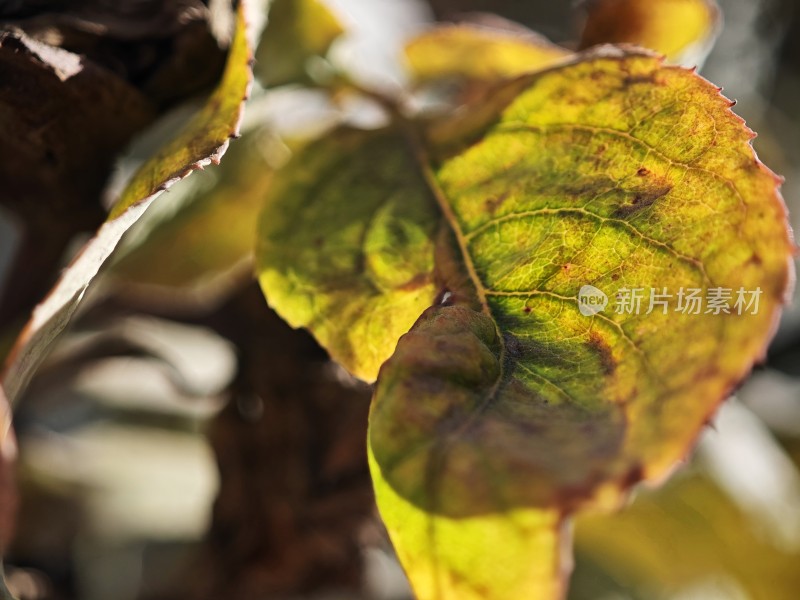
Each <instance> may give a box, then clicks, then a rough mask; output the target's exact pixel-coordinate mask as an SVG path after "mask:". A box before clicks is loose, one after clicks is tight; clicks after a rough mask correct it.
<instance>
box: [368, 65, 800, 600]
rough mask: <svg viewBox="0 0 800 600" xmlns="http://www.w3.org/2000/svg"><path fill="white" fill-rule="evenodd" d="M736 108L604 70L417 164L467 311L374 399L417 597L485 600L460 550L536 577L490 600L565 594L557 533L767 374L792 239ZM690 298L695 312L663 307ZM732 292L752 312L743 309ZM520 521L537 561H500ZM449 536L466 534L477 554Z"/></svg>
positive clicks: (458, 312) (378, 449)
mask: <svg viewBox="0 0 800 600" xmlns="http://www.w3.org/2000/svg"><path fill="white" fill-rule="evenodd" d="M730 105H731V103H730V102H729V101H728V100H726V99H725V98H724V97H722V96H721V95H720V94H719V90H718V88H716V87H714V86H712V85H710V84H709V83H708V82H706V81H705V80H703V79H702V78H700V77H698V76H696V75H695V74H694V73H693V72H691V71H688V70H684V69H682V68H679V67H665V66H663V65H662V63H661V60H660V59H659V58H657V57H654V56H652V55H649V54H638V53H621V52H613V53H611V52H609V51H605V52H603V53H593V54H589V55H586V56H584V57H582V59H581V60H578V61H576V62H575V63H574V64H571V65H568V66H564V67H560V68H555V69H552V70H549V71H546V72H543V73H541V74H539V75H535V76H532V77H531V78H530V80H529V82H528V86H527V88H525V89H524V90H523V91H522V92H521V93H520V94H519V95H518V96H517V97H516V98H514V99H513V100H512V101H511V102H510V104H508V105H507V106H506V107H505V109H504V110H503V111H502V113H501V114H500V115H499V117H498V118H497V120H496V121H495V122H494V123H493V124H492V125H491V126H490V127H489V128H488V129H487V130H486V131H485V132H484V134H483V135H482V136H481V137H480V138H479V139H477V140H474V141H472V142H470V143H469V144H468V145H467V146H466V147H464V148H463V149H461V150H460V151H458V152H456V153H455V154H453V155H452V156H450V157H448V158H446V159H444V160H442V161H441V162H440V163H437V164H434V165H431V166H430V168H429V167H428V165H427V164H426V160H425V158H424V152H423V151H422V149H420V150H419V156H420V159H421V160H420V163H421V164H422V169H423V171H424V172H426V180H427V182H428V184H429V185H430V187H431V190H432V192H433V194H434V196H435V197H436V199H437V202H438V204H439V206H440V209H441V211H442V214H443V215H444V217H445V220H446V222H447V223H448V225H449V226H450V228H451V229H452V231H453V233H454V235H455V238H456V240H457V245H458V250H459V252H460V257H461V260H462V262H463V265H464V267H465V269H466V271H467V272H468V274H469V276H470V280H471V283H472V285H473V286H474V289H475V291H476V295H477V298H478V301H477V302H474V303H473V302H468V301H464V300H462V294H461V292H460V291H458V293H457V294H456V295H455V296H453V297H450V298H449V299H446V300H445V301H444V302H443V303H441V304H439V305H437V306H434V307H431V308H430V309H428V310H427V311H426V312H425V313H424V314H423V316H422V317H421V318H420V319H419V321H418V322H417V323H416V324H415V326H414V327H413V328H412V330H411V331H410V332H409V333H408V334H406V335H405V336H403V337H402V338H401V339H400V341H399V343H398V345H397V349H396V351H395V354H394V355H393V357H392V358H390V359H389V360H388V361H387V362H386V363H385V364H384V365H383V367H382V368H381V371H380V374H379V377H378V383H377V387H376V391H375V397H374V400H373V407H372V413H371V417H370V432H369V446H370V449H371V452H372V455H373V460H372V473H373V479H374V480H375V481H376V490H377V500H378V505H379V508H380V510H381V512H382V514H384V515H389V519H388V521H387V523H388V525H389V531H390V534H391V536H392V539H393V541H394V543H395V546H396V547H397V550H398V553H399V555H400V556H401V558H404V559H405V560H406V565H405V566H406V568H407V572H408V574H409V576H410V578H411V581H412V585H414V586H415V589H417V592H418V594H419V597H420V598H421V600H427V599H449V598H461V597H464V595H465V594H468V593H472V594H478V593H479V592H478V590H479V589H480V590H483V582H484V579H483V577H484V576H483V574H482V572H481V571H476V570H473V569H472V568H471V567H468V568H464V565H465V564H467V562H465V559H463V557H462V553H466V552H469V553H470V556H471V560H472V561H473V562H470V563H469V564H476V563H477V562H478V561H481V560H483V561H487V562H490V563H492V564H494V565H496V566H498V568H501V567H502V568H504V569H510V570H511V571H513V572H516V573H522V572H529V573H530V572H537V573H539V574H540V576H541V577H549V578H550V579H536V580H535V581H531V580H523V579H521V578H510V579H509V580H508V583H507V584H502V583H497V584H496V585H492V586H490V587H489V588H488V589H487V590H484V591H485V592H486V593H485V594H483V595H482V596H481V597H483V598H487V599H505V598H542V599H548V598H558V597H560V594H561V592H560V591H559V590H560V587H559V585H558V583H557V580H559V579H560V578H561V577H563V576H564V574H563V573H562V574H561V575H556V574H554V573H553V572H552V570H551V569H548V568H544V567H543V566H542V563H541V562H540V561H544V563H543V564H544V565H545V566H546V565H552V564H554V560H553V557H554V556H556V555H557V554H558V552H559V549H560V548H561V547H562V546H563V544H564V543H565V539H564V537H563V536H557V535H554V534H553V532H554V531H555V530H554V529H553V523H554V522H557V521H554V519H553V518H552V515H554V514H556V515H559V518H563V517H565V516H567V515H569V514H570V513H572V512H574V511H576V510H578V509H581V508H583V507H585V506H600V507H609V506H613V505H615V504H617V503H618V502H620V501H621V499H622V498H623V497H624V495H625V492H626V490H627V489H628V488H630V486H631V485H633V484H634V483H636V482H637V481H639V480H641V479H649V480H654V479H659V478H661V477H663V476H665V475H666V474H667V472H668V471H669V470H670V469H672V468H673V467H674V465H675V464H676V462H677V461H679V460H680V459H682V458H683V457H684V456H685V454H686V452H687V451H688V449H689V447H690V446H691V445H692V443H693V441H694V440H695V438H696V436H697V434H698V432H699V430H700V429H701V428H702V426H703V424H704V423H705V421H706V419H707V418H708V417H709V415H710V414H712V413H713V412H714V410H715V409H716V408H717V406H718V405H719V403H720V402H722V401H723V400H724V399H725V397H726V396H727V395H728V394H729V393H730V391H731V389H733V387H735V386H736V385H737V384H738V383H739V382H740V381H741V380H742V379H743V378H744V377H745V376H746V375H747V374H748V373H749V371H750V369H751V367H752V365H753V363H754V362H755V361H757V360H759V359H760V358H761V357H762V356H763V353H764V349H765V346H766V344H767V342H768V341H769V339H770V337H771V335H772V331H773V329H774V325H775V323H776V319H777V317H778V315H779V313H780V307H781V305H782V303H783V301H784V298H785V296H786V293H787V288H788V287H789V284H790V280H791V273H792V266H791V260H790V259H791V254H792V251H793V243H792V241H791V239H790V235H789V231H788V225H787V222H786V213H785V207H784V205H783V202H782V200H781V198H780V196H779V194H778V192H777V185H778V179H777V178H776V176H775V175H774V174H772V173H771V172H770V171H769V170H768V169H766V168H765V167H764V166H763V165H762V164H761V163H760V162H759V161H758V160H757V158H756V156H755V154H754V152H753V149H752V147H751V145H750V141H751V139H752V137H753V134H752V132H751V131H750V130H748V129H747V128H746V127H745V126H744V124H743V123H742V121H741V119H739V118H738V117H736V116H735V115H733V113H731V111H730ZM586 286H592V287H591V288H587V287H586ZM631 290H641V297H642V298H643V300H642V301H641V305H640V307H639V309H638V310H634V309H635V306H634V304H635V303H634V304H631V305H630V310H628V305H629V304H630V303H629V302H627V300H630V299H632V298H635V297H636V295H635V294H633V295H632V294H630V293H629V292H630V291H631ZM690 290H697V294H698V295H699V297H700V298H701V300H702V304H701V307H700V312H699V313H698V314H694V313H693V308H694V307H693V305H692V311H689V312H688V313H687V312H685V311H684V312H680V311H679V310H677V309H678V308H679V305H678V302H679V298H680V295H681V293H683V297H682V299H683V301H684V304H686V298H687V294H688V293H689V292H690ZM740 290H741V293H742V294H744V296H745V299H746V300H748V299H752V298H753V297H756V298H758V301H759V303H758V306H757V307H755V308H754V307H753V306H752V304H751V305H749V306H748V307H747V308H745V306H744V304H742V305H738V309H737V305H736V304H735V301H736V300H737V297H738V294H739V293H740ZM725 291H727V293H728V295H729V296H730V298H729V301H728V302H727V305H726V306H725V307H722V306H721V305H722V304H723V303H722V302H721V300H720V298H722V297H723V296H724V293H723V292H725ZM665 294H666V295H669V297H667V296H665ZM444 297H445V298H447V295H445V296H444ZM603 297H605V298H606V299H607V304H606V305H604V304H603V303H602V302H599V300H602V299H603ZM591 298H594V299H595V303H592V302H591V301H590V299H591ZM651 300H657V301H658V302H657V303H654V304H650V302H651ZM662 302H666V304H662ZM715 306H717V307H720V308H719V310H716V309H715V308H714V307H715ZM722 308H725V310H727V312H725V310H722ZM407 505H411V507H413V509H412V508H409V507H408V506H407ZM412 510H415V511H418V512H419V513H424V514H425V515H427V518H423V517H420V518H411V515H412V512H411V511H412ZM519 513H522V514H526V515H528V516H529V518H530V521H529V522H536V521H537V519H538V520H539V521H541V522H543V524H542V526H541V532H540V535H541V536H542V537H541V539H547V540H549V547H548V548H547V549H544V550H543V549H542V548H541V547H539V546H537V547H532V548H529V551H528V552H522V551H521V552H520V554H519V555H518V556H517V557H516V558H515V559H514V560H515V561H516V562H515V563H514V564H513V565H511V566H509V565H506V564H505V563H497V562H495V556H496V555H495V548H494V546H493V545H490V544H488V543H481V541H483V542H486V541H488V540H490V539H492V537H493V535H494V532H495V531H497V528H498V527H500V526H501V525H500V524H505V521H504V520H505V519H513V518H514V517H515V515H517V514H519ZM393 515H407V516H409V518H407V519H403V518H402V516H401V517H400V518H395V517H394V516H393ZM548 515H550V516H551V518H549V519H548ZM454 521H457V522H461V523H469V524H475V523H476V522H481V523H482V524H483V525H482V526H480V527H478V526H475V528H474V529H472V534H471V535H472V536H474V539H475V540H477V541H476V542H474V543H471V544H467V543H466V542H465V541H464V539H463V538H462V537H460V535H459V534H457V533H455V532H454V529H453V528H451V527H449V524H450V523H451V522H454ZM529 535H531V534H530V533H529ZM421 540H424V544H423V542H422V541H421ZM425 544H426V545H428V546H430V545H433V546H434V547H435V548H437V549H439V548H441V549H444V550H443V551H438V550H437V551H436V552H435V553H433V554H431V553H430V552H429V551H428V550H426V548H425V547H424V545H425ZM422 556H431V560H433V561H434V562H433V563H432V564H429V563H426V564H424V565H420V563H421V562H422V559H421V558H420V557H422ZM501 558H502V557H501ZM409 561H411V562H409ZM527 569H530V570H531V571H526V570H527ZM431 573H432V574H431ZM432 579H433V580H435V581H436V582H437V583H436V586H434V587H431V585H430V583H429V582H430V581H431V580H432ZM504 585H505V586H506V587H504ZM470 590H471V591H470ZM541 590H549V591H548V592H546V593H545V592H542V591H541Z"/></svg>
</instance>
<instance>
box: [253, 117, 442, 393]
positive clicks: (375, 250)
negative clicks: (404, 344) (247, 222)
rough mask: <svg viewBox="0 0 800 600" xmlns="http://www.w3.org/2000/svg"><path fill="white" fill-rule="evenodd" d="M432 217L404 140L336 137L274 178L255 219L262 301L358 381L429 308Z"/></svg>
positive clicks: (373, 371) (370, 376)
mask: <svg viewBox="0 0 800 600" xmlns="http://www.w3.org/2000/svg"><path fill="white" fill-rule="evenodd" d="M439 220H440V219H439V214H438V211H437V209H436V205H435V203H434V201H433V199H432V198H431V197H430V194H429V192H428V191H427V190H426V189H425V186H424V183H423V180H422V176H421V175H420V174H419V172H418V170H417V168H416V165H415V162H414V158H413V155H412V154H411V151H410V148H409V146H408V144H407V142H406V140H405V139H404V137H403V136H402V135H400V134H398V133H395V132H386V133H384V132H382V133H370V132H364V131H357V130H344V129H341V130H338V131H335V132H334V133H332V134H331V135H329V136H328V137H327V138H325V139H323V140H321V141H319V142H316V143H314V144H311V145H310V146H308V147H307V148H306V149H304V150H303V151H301V152H299V153H298V154H297V155H296V156H295V157H293V159H292V161H291V162H290V164H289V165H288V166H287V167H286V168H284V169H281V170H280V171H279V172H278V173H276V175H275V178H274V180H273V183H272V186H271V188H270V190H269V192H268V193H267V197H266V199H265V202H264V209H263V212H262V214H261V218H260V226H259V235H258V240H259V242H258V246H257V249H256V260H257V269H258V273H259V280H260V282H261V287H262V288H263V290H264V293H265V295H266V298H267V301H268V302H269V304H270V306H272V307H273V308H274V309H275V310H276V311H277V312H278V314H280V315H281V317H283V318H284V319H285V320H286V321H287V322H288V323H289V324H290V325H292V326H293V327H306V328H308V329H309V330H310V331H311V332H312V333H313V334H314V336H315V337H316V338H317V340H318V341H319V342H320V343H321V344H322V345H323V346H324V347H325V348H327V349H328V351H329V352H330V353H331V355H332V357H333V358H334V359H335V360H337V361H338V362H340V363H341V364H342V365H344V367H345V368H347V369H348V370H349V371H350V372H351V373H353V374H354V375H356V376H357V377H360V378H362V379H364V380H368V381H372V380H374V379H375V377H376V375H377V372H378V367H380V365H381V363H382V362H383V361H384V360H386V359H387V358H388V357H389V356H390V355H391V353H392V351H393V350H394V346H395V344H396V343H397V339H398V338H399V337H400V336H401V335H402V334H403V333H405V332H406V331H408V329H409V328H410V327H411V325H413V323H414V321H415V320H416V318H417V317H418V316H419V315H420V313H421V312H422V311H423V310H425V308H427V307H428V306H430V305H431V303H432V302H433V301H434V297H435V295H436V293H437V288H436V286H435V285H434V276H433V248H434V237H435V233H436V231H437V227H438V223H439Z"/></svg>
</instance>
